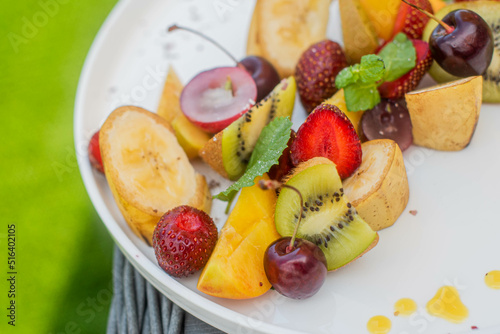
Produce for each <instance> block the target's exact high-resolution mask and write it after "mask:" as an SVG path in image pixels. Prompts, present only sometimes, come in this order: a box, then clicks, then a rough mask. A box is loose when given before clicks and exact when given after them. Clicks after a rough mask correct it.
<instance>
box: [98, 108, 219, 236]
mask: <svg viewBox="0 0 500 334" xmlns="http://www.w3.org/2000/svg"><path fill="white" fill-rule="evenodd" d="M99 141H100V148H101V155H102V159H103V164H104V166H105V167H104V171H105V175H106V178H107V180H108V183H109V186H110V188H111V192H112V193H113V196H114V197H115V200H116V202H117V204H118V207H119V209H120V211H121V212H122V214H123V216H124V217H125V220H126V221H127V223H128V225H129V226H130V228H131V229H132V230H133V231H134V233H135V234H137V235H138V236H140V237H143V238H144V239H145V241H146V242H147V243H148V244H150V245H151V242H152V236H153V231H154V229H155V227H156V224H157V222H158V220H159V219H160V217H161V216H162V215H163V214H164V213H165V212H166V211H168V210H170V209H172V208H174V207H176V206H179V205H183V204H186V205H190V206H193V207H196V208H198V209H201V210H204V211H207V212H210V207H211V196H210V192H209V190H208V186H207V183H206V180H205V178H204V177H203V176H202V175H200V174H198V173H197V172H196V171H195V170H194V168H193V166H191V164H190V163H189V160H188V158H187V156H186V153H184V151H183V149H182V148H181V146H180V145H179V144H178V143H177V140H176V137H175V134H174V132H173V130H172V128H171V127H170V125H169V124H168V122H167V121H166V120H164V119H163V118H161V117H159V116H158V115H156V114H153V113H151V112H149V111H147V110H145V109H142V108H139V107H133V106H125V107H120V108H118V109H116V110H115V111H113V112H112V113H111V115H110V116H109V117H108V119H107V120H106V122H105V123H104V125H103V126H102V128H101V130H100V133H99Z"/></svg>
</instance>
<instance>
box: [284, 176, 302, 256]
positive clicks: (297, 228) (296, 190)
mask: <svg viewBox="0 0 500 334" xmlns="http://www.w3.org/2000/svg"><path fill="white" fill-rule="evenodd" d="M283 188H288V189H290V190H293V191H295V192H296V193H297V194H298V195H299V197H300V215H299V220H298V221H297V225H295V230H294V231H293V235H292V239H291V240H290V245H288V247H287V248H286V250H287V252H288V253H290V252H291V251H292V250H293V246H294V245H295V237H296V236H297V232H298V230H299V225H300V221H301V220H302V214H303V213H304V200H303V198H302V194H301V193H300V191H299V189H297V188H295V187H294V186H289V185H288V184H284V185H283Z"/></svg>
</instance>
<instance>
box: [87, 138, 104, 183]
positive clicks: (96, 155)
mask: <svg viewBox="0 0 500 334" xmlns="http://www.w3.org/2000/svg"><path fill="white" fill-rule="evenodd" d="M88 153H89V160H90V164H91V165H92V167H94V168H95V169H97V170H98V171H99V172H101V173H104V167H103V165H102V157H101V150H100V149H99V131H97V132H96V133H94V135H92V138H90V142H89V147H88Z"/></svg>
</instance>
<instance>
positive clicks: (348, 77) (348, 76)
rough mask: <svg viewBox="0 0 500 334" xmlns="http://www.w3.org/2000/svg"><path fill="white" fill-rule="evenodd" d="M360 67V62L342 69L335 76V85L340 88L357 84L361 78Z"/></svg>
mask: <svg viewBox="0 0 500 334" xmlns="http://www.w3.org/2000/svg"><path fill="white" fill-rule="evenodd" d="M359 67H360V66H359V64H356V65H354V66H350V67H346V68H344V69H343V70H342V71H340V72H339V74H337V77H336V78H335V86H337V88H339V89H340V88H344V87H347V86H348V85H351V84H355V83H356V82H357V81H358V80H359Z"/></svg>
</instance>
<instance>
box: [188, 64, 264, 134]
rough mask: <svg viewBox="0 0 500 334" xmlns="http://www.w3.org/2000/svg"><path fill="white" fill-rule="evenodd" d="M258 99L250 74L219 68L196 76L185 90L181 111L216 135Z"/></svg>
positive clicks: (233, 69)
mask: <svg viewBox="0 0 500 334" xmlns="http://www.w3.org/2000/svg"><path fill="white" fill-rule="evenodd" d="M256 99H257V86H256V84H255V81H254V80H253V78H252V76H251V74H250V73H249V72H248V71H247V70H245V69H243V68H240V67H218V68H214V69H211V70H208V71H204V72H201V73H199V74H197V75H196V76H195V77H194V78H193V79H191V81H190V82H189V83H188V84H187V85H186V87H184V89H183V90H182V94H181V99H180V101H181V102H180V103H181V109H182V112H183V113H184V115H185V116H186V117H187V118H188V119H189V120H190V121H191V122H193V123H194V124H195V125H196V126H198V127H199V128H200V129H202V130H204V131H207V132H210V133H216V132H219V131H221V130H223V129H225V128H226V127H227V126H228V125H229V124H231V123H232V122H234V121H235V120H236V119H238V118H239V117H240V116H241V115H243V114H244V113H245V112H247V110H248V109H250V107H252V105H254V104H255V100H256Z"/></svg>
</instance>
